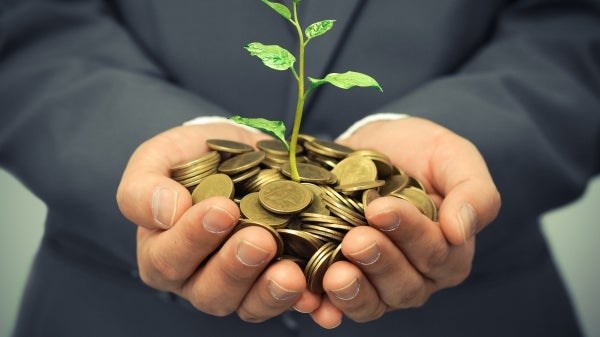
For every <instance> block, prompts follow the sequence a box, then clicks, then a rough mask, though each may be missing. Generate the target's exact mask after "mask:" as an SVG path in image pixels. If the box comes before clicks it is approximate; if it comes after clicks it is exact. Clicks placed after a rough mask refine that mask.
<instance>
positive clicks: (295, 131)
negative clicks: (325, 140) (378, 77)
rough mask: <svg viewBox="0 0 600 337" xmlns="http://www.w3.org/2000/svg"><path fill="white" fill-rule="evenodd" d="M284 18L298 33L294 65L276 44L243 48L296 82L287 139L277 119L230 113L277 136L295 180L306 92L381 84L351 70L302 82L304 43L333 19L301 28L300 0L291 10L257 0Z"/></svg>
mask: <svg viewBox="0 0 600 337" xmlns="http://www.w3.org/2000/svg"><path fill="white" fill-rule="evenodd" d="M261 1H262V2H263V3H265V4H266V5H267V6H269V7H270V8H271V9H273V10H274V11H275V12H277V13H278V14H279V15H281V16H282V17H283V18H284V19H286V20H287V21H288V22H290V23H291V24H292V25H293V26H294V28H295V30H296V32H297V35H298V60H297V61H298V65H297V69H296V67H295V65H294V64H295V63H296V57H294V55H293V54H292V53H290V52H289V51H288V50H286V49H285V48H282V47H280V46H278V45H264V44H262V43H260V42H252V43H250V44H248V45H247V46H246V47H245V48H246V50H247V51H248V52H249V53H250V55H252V56H256V57H258V58H259V59H260V60H261V61H262V63H263V64H264V65H265V66H267V67H269V68H271V69H275V70H280V71H283V70H290V71H291V72H292V75H293V76H294V78H295V79H296V81H297V83H298V97H297V103H296V112H295V116H294V126H293V128H292V134H291V136H290V143H289V144H288V142H287V141H286V139H285V125H284V123H283V122H281V121H269V120H266V119H264V118H244V117H240V116H234V117H231V119H232V120H233V121H235V122H237V123H240V124H244V125H248V126H251V127H254V128H257V129H259V130H262V131H265V132H268V133H270V134H272V135H273V136H275V137H276V138H278V139H279V140H281V141H282V142H283V144H284V145H285V146H286V148H287V149H288V153H289V161H290V170H291V179H292V180H293V181H296V182H299V181H300V176H299V174H298V168H297V165H296V146H297V143H298V135H299V133H300V124H301V122H302V113H303V110H304V102H305V101H306V98H307V97H308V95H309V94H310V93H311V92H312V91H313V90H314V89H316V88H317V87H319V86H321V85H323V84H331V85H333V86H336V87H338V88H342V89H350V88H352V87H372V88H375V89H377V90H379V91H383V89H382V88H381V86H380V85H379V84H378V83H377V81H375V79H373V78H372V77H370V76H368V75H365V74H362V73H358V72H354V71H347V72H345V73H341V74H339V73H330V74H327V75H326V76H325V77H324V78H320V79H317V78H312V77H307V79H308V82H309V85H308V87H307V86H306V84H305V74H304V58H305V56H304V55H305V53H304V51H305V48H306V45H307V44H308V43H309V42H310V41H311V40H312V39H314V38H316V37H318V36H321V35H323V34H325V33H327V32H328V31H329V30H330V29H331V28H332V27H333V24H334V22H335V20H322V21H318V22H315V23H313V24H311V25H308V26H307V27H306V28H305V29H304V32H303V31H302V26H301V25H300V22H299V20H298V9H297V7H298V4H299V3H300V1H301V0H292V10H291V11H290V9H289V8H288V7H287V6H285V5H283V4H281V3H278V2H273V1H268V0H261Z"/></svg>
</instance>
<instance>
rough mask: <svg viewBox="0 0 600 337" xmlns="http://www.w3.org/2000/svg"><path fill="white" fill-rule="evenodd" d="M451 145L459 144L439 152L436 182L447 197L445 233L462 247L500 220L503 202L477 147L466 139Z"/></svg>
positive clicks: (442, 215) (442, 218) (443, 216)
mask: <svg viewBox="0 0 600 337" xmlns="http://www.w3.org/2000/svg"><path fill="white" fill-rule="evenodd" d="M451 141H453V142H455V143H459V144H458V145H457V146H454V147H452V149H453V150H452V151H437V152H436V155H435V156H436V158H435V161H436V163H438V164H437V165H435V166H434V167H433V173H432V175H433V179H432V181H433V182H434V187H435V189H436V190H438V191H439V192H440V194H441V195H442V196H443V201H442V204H441V206H440V211H439V220H440V225H441V228H442V231H443V232H444V235H445V236H446V238H447V239H448V241H450V242H451V243H452V244H454V245H461V244H463V243H465V242H466V241H468V240H469V238H471V237H472V236H474V235H475V234H476V233H477V232H479V231H480V230H481V229H483V227H485V226H486V225H487V224H489V223H490V222H491V221H493V219H494V218H496V216H497V215H498V211H499V210H500V203H501V201H500V194H499V192H498V190H497V189H496V186H495V185H494V183H493V180H492V178H491V176H490V173H489V171H488V169H487V166H486V164H485V161H484V160H483V158H482V157H481V155H480V154H479V152H478V151H477V149H476V148H475V146H474V145H473V144H471V143H470V142H468V141H467V140H465V139H463V138H457V137H453V138H452V140H451Z"/></svg>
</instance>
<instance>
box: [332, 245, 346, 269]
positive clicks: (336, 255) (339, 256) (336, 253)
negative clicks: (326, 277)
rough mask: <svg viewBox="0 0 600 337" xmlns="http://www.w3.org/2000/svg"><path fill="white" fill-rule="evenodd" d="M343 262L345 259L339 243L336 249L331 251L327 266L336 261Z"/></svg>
mask: <svg viewBox="0 0 600 337" xmlns="http://www.w3.org/2000/svg"><path fill="white" fill-rule="evenodd" d="M344 260H346V257H345V256H344V254H343V253H342V244H341V243H340V244H339V245H338V246H337V247H335V249H334V250H332V251H331V257H330V258H329V266H331V265H332V264H334V263H336V262H338V261H344Z"/></svg>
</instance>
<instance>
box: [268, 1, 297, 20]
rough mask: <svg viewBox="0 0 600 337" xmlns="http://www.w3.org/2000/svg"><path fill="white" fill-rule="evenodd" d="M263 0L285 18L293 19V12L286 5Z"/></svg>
mask: <svg viewBox="0 0 600 337" xmlns="http://www.w3.org/2000/svg"><path fill="white" fill-rule="evenodd" d="M262 2H264V3H265V4H266V5H267V6H269V7H271V8H272V9H273V10H274V11H276V12H277V13H279V14H280V15H281V16H283V17H284V18H286V19H288V20H291V19H292V13H291V12H290V10H289V9H288V8H287V7H286V6H285V5H282V4H280V3H278V2H272V1H268V0H262Z"/></svg>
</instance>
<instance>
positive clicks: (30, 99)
mask: <svg viewBox="0 0 600 337" xmlns="http://www.w3.org/2000/svg"><path fill="white" fill-rule="evenodd" d="M0 13H1V21H0V25H1V26H0V27H1V34H2V40H1V45H0V48H1V49H0V53H1V61H0V102H2V104H1V109H2V111H1V113H0V164H1V165H3V166H5V167H7V168H8V169H9V170H10V171H12V172H13V173H14V174H15V175H17V176H18V177H19V178H20V179H21V180H23V181H24V182H25V183H26V184H27V185H29V186H30V187H32V188H33V189H34V192H36V193H38V194H42V195H41V197H43V198H44V197H45V196H44V195H43V194H44V193H47V192H48V191H51V190H56V191H60V190H61V188H58V187H59V186H61V185H59V184H62V189H64V188H65V187H67V186H71V185H73V179H76V178H77V177H79V176H81V174H80V172H81V171H83V170H87V171H88V172H87V173H88V174H89V175H90V176H93V174H101V175H100V177H102V176H104V175H106V174H110V175H111V176H110V179H111V182H114V181H115V179H116V181H118V176H119V171H122V169H123V167H124V165H125V163H126V161H127V158H128V156H129V155H130V154H131V152H132V151H133V149H134V148H135V147H136V146H137V145H139V144H140V143H141V142H142V141H143V140H145V139H147V138H149V137H151V136H152V135H154V134H156V133H158V132H160V131H163V130H165V129H167V128H169V127H172V126H175V125H180V124H181V123H183V122H184V121H186V120H189V119H191V118H193V117H196V116H199V115H225V112H224V111H222V109H221V108H219V107H217V106H215V105H213V104H211V103H209V102H207V101H205V100H203V99H202V98H200V97H199V96H197V95H195V94H193V93H190V92H188V91H186V90H184V89H182V88H180V87H178V86H176V85H174V84H173V83H172V80H171V79H170V78H169V76H168V74H166V73H165V72H164V71H163V69H161V67H160V65H159V64H157V63H156V62H155V61H154V60H153V59H152V57H151V56H150V55H148V54H147V53H146V52H145V51H144V49H143V48H141V47H140V46H139V45H138V44H137V43H136V40H135V38H134V37H133V36H132V35H130V34H129V33H128V31H127V30H126V29H124V27H123V26H122V25H121V24H120V23H119V22H118V20H117V19H116V18H115V16H114V15H112V14H111V9H110V8H109V7H107V6H106V5H105V3H104V2H102V1H95V0H94V1H77V2H63V1H29V0H23V1H12V2H10V4H4V5H3V7H2V10H1V12H0ZM108 172H110V173H108ZM62 177H64V178H62ZM100 179H102V178H100ZM50 185H56V186H50ZM85 185H86V186H87V187H90V185H91V183H85ZM44 199H46V198H44ZM110 200H114V195H113V198H111V199H110Z"/></svg>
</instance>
